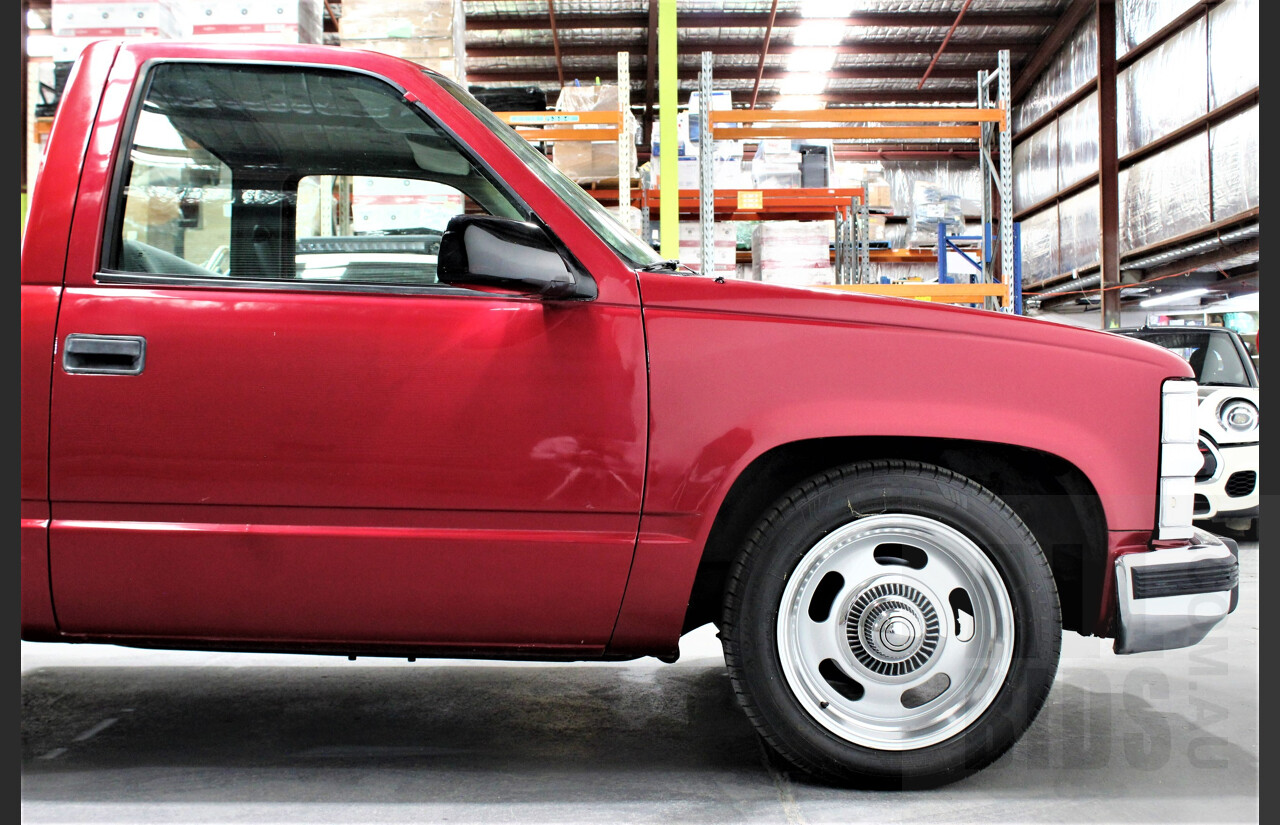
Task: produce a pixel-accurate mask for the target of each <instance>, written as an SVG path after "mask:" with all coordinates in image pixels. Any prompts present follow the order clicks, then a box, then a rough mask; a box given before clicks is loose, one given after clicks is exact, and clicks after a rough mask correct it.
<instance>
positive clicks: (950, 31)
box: [916, 0, 973, 89]
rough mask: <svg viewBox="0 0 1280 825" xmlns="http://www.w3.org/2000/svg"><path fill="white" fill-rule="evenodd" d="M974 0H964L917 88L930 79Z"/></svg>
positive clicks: (921, 87) (920, 87) (922, 86)
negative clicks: (930, 74)
mask: <svg viewBox="0 0 1280 825" xmlns="http://www.w3.org/2000/svg"><path fill="white" fill-rule="evenodd" d="M972 2H973V0H964V5H963V6H961V7H960V13H959V14H957V15H956V20H955V22H954V23H952V24H951V28H949V29H947V36H946V37H944V38H942V45H941V46H939V47H938V51H936V52H934V55H933V59H932V60H930V61H929V67H928V68H926V69H925V70H924V77H922V78H920V85H918V86H916V88H917V89H923V88H924V82H925V81H926V80H928V79H929V73H930V72H932V71H933V67H934V65H935V64H937V62H938V58H939V57H942V53H943V52H944V51H946V50H947V43H949V42H951V35H953V34H955V33H956V26H959V25H960V21H961V20H963V19H964V13H965V12H967V11H968V10H969V4H970V3H972Z"/></svg>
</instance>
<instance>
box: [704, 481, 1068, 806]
mask: <svg viewBox="0 0 1280 825" xmlns="http://www.w3.org/2000/svg"><path fill="white" fill-rule="evenodd" d="M721 636H722V638H723V640H724V649H725V659H726V662H727V663H728V665H729V668H730V675H731V676H732V679H733V685H734V689H735V691H736V693H737V696H738V700H739V702H740V703H741V704H742V706H743V708H744V710H745V711H746V712H747V715H748V717H749V718H750V719H751V720H752V722H753V723H754V724H755V726H756V729H757V730H758V732H759V733H760V734H761V736H762V737H763V739H764V740H765V742H766V743H767V744H768V745H769V746H770V747H771V748H772V750H774V751H775V752H776V753H777V754H778V755H779V756H781V757H782V758H783V759H785V760H786V761H788V762H790V763H791V764H792V765H794V766H795V767H797V768H800V769H801V770H803V771H805V772H807V773H810V774H812V775H813V776H815V777H817V778H819V779H823V780H826V781H830V782H836V783H840V784H860V785H868V786H891V787H907V786H911V787H923V786H927V785H936V784H941V783H943V782H948V781H952V780H954V779H957V778H959V777H961V776H964V775H966V774H968V773H971V772H972V771H974V770H977V769H979V768H981V767H983V766H985V765H986V764H988V763H989V762H991V761H992V760H993V759H995V758H996V757H998V756H999V755H1000V754H1001V753H1003V752H1004V751H1005V750H1007V749H1008V748H1009V747H1010V746H1012V745H1013V743H1014V742H1015V741H1016V740H1017V738H1018V737H1019V736H1020V735H1021V734H1022V732H1023V731H1025V730H1026V728H1027V726H1028V725H1030V724H1031V721H1032V720H1033V719H1034V718H1035V716H1036V714H1037V713H1038V712H1039V710H1040V707H1041V706H1042V705H1043V703H1044V700H1045V697H1046V696H1047V695H1048V692H1049V688H1050V686H1051V685H1052V683H1053V678H1054V674H1055V672H1056V670H1057V662H1058V652H1059V647H1060V644H1061V619H1060V613H1059V607H1058V597H1057V590H1056V588H1055V587H1054V582H1053V577H1052V574H1051V573H1050V571H1049V565H1048V563H1047V562H1046V560H1045V558H1044V554H1043V553H1042V552H1041V549H1040V546H1039V544H1038V543H1037V542H1036V539H1035V537H1034V536H1032V534H1031V532H1030V531H1029V530H1028V529H1027V527H1026V525H1024V524H1023V522H1022V520H1021V519H1019V518H1018V516H1017V515H1016V514H1015V513H1014V512H1013V511H1012V510H1011V509H1009V507H1008V506H1007V505H1006V504H1004V502H1002V501H1001V500H1000V499H998V498H996V497H995V496H994V495H993V494H992V493H991V492H990V491H988V490H986V489H985V488H983V487H981V486H979V485H978V484H976V483H974V482H973V481H971V480H969V479H966V478H964V477H962V476H958V475H956V474H954V473H951V472H949V471H947V470H944V469H941V468H939V467H935V466H932V465H927V464H920V463H915V462H902V461H896V462H889V461H877V462H866V463H861V464H854V465H850V466H847V467H843V468H839V469H836V470H832V471H829V472H827V473H823V474H822V475H819V476H817V477H815V478H813V479H810V480H809V481H807V482H805V483H804V484H802V485H800V486H799V487H797V488H796V489H794V490H792V491H791V492H790V493H789V494H787V495H786V496H784V497H783V498H782V499H780V500H779V502H778V503H777V504H776V505H775V506H774V507H773V508H772V510H771V511H770V512H769V513H768V514H766V515H765V517H764V518H763V519H762V520H761V521H760V522H759V524H757V525H756V527H755V529H754V530H753V531H752V532H751V534H750V536H749V538H748V540H747V542H746V544H745V546H744V548H743V550H742V552H741V554H740V555H739V557H738V559H737V560H736V561H735V563H734V565H733V567H732V569H731V570H730V576H729V583H728V586H727V589H726V595H725V605H724V616H723V625H722V630H721Z"/></svg>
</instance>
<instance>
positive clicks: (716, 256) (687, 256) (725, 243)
mask: <svg viewBox="0 0 1280 825" xmlns="http://www.w3.org/2000/svg"><path fill="white" fill-rule="evenodd" d="M711 231H712V235H713V238H712V256H711V259H712V262H713V265H714V268H715V274H716V275H717V276H720V277H725V278H734V277H737V248H738V238H737V230H736V228H735V227H734V225H733V223H732V222H731V221H721V222H720V223H717V224H713V228H712V230H711ZM680 263H682V264H684V265H685V266H687V267H689V268H690V269H693V270H696V271H701V269H702V224H701V223H700V222H698V221H680Z"/></svg>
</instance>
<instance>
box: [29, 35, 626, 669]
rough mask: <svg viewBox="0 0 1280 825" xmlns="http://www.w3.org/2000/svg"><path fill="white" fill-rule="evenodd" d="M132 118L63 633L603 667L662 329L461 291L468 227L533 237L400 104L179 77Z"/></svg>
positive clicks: (71, 460) (65, 472)
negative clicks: (506, 657)
mask: <svg viewBox="0 0 1280 825" xmlns="http://www.w3.org/2000/svg"><path fill="white" fill-rule="evenodd" d="M131 94H132V100H133V102H132V103H131V104H129V107H128V115H127V116H126V117H125V120H124V122H123V124H122V125H121V135H122V137H121V139H120V146H121V147H122V148H121V150H120V151H119V152H118V153H117V154H116V156H115V159H114V161H113V162H112V163H111V165H110V167H109V168H110V170H111V175H112V180H113V183H112V184H111V187H110V189H109V191H108V192H107V193H106V195H105V198H103V203H102V204H101V220H100V223H99V224H98V225H97V226H92V227H90V228H89V229H88V230H78V231H81V234H80V235H79V236H78V239H77V238H73V243H82V242H85V241H86V238H88V239H90V242H93V243H97V242H98V241H97V237H99V236H100V237H101V247H100V249H101V252H100V256H99V264H98V266H97V267H96V270H95V271H91V272H90V271H85V272H74V271H72V270H70V269H69V270H68V277H67V289H66V292H65V296H64V298H63V302H62V310H61V314H60V317H59V320H58V339H57V345H58V355H57V364H56V366H55V370H54V372H55V375H54V377H53V388H52V396H53V401H52V420H51V435H50V442H51V459H50V472H51V508H52V524H51V539H50V563H51V578H52V583H53V585H52V586H53V598H54V604H55V609H56V611H57V617H58V621H59V624H60V628H61V630H62V631H63V632H64V633H70V634H83V635H86V636H92V637H112V638H115V639H117V640H129V639H135V640H143V641H145V640H156V639H176V640H182V639H186V640H200V644H202V645H204V644H219V643H223V642H225V643H226V644H228V645H250V646H255V647H270V646H272V645H281V646H289V647H293V646H297V645H298V643H305V644H309V645H312V646H314V647H316V648H318V649H334V650H342V646H343V643H349V642H357V643H361V644H364V645H385V646H386V647H387V649H389V650H391V649H395V648H397V646H405V645H410V644H427V645H433V646H437V647H440V648H446V649H447V648H459V649H466V650H479V651H482V650H485V649H489V648H493V649H498V648H503V649H509V648H511V647H512V646H527V647H530V648H541V649H544V650H556V649H562V650H564V651H566V652H573V651H583V650H588V651H589V650H598V649H600V648H602V647H603V646H604V644H605V643H606V642H607V640H608V637H609V634H610V631H611V629H612V626H613V622H614V619H615V617H616V615H617V611H618V606H619V604H620V602H621V598H622V592H623V588H624V586H625V584H626V578H627V573H628V569H629V565H630V563H631V557H632V552H633V548H634V544H635V536H636V530H637V525H638V519H639V512H640V495H641V487H642V483H643V470H644V458H645V437H646V429H647V419H646V407H647V401H646V396H645V392H646V385H645V357H644V344H643V335H642V330H641V320H640V313H639V308H638V305H637V304H636V303H634V302H632V303H618V302H616V301H615V302H604V301H595V302H572V303H570V302H555V301H544V300H540V299H538V298H536V297H529V296H523V295H517V294H512V293H500V292H482V291H476V290H469V289H462V288H457V287H449V286H445V285H442V284H440V283H438V282H437V280H436V278H435V251H436V247H437V245H438V242H439V237H440V233H441V231H442V230H443V229H444V226H445V224H446V223H447V222H448V219H449V218H450V217H452V216H454V215H457V214H461V213H463V212H475V213H488V214H493V215H498V216H504V217H510V218H518V219H523V220H537V216H536V214H534V212H533V211H532V210H531V209H530V208H529V206H527V205H526V204H525V203H524V201H523V200H522V199H521V198H520V197H519V195H518V194H516V193H514V192H513V191H511V190H510V189H509V188H508V187H507V186H506V185H505V184H504V183H503V181H502V180H500V179H498V178H497V176H496V175H495V174H494V173H493V172H492V171H491V170H490V167H489V166H488V165H487V164H486V163H485V162H484V161H483V160H482V159H481V158H479V157H478V156H477V155H476V154H475V153H474V151H473V150H471V149H470V148H468V147H467V146H464V145H463V144H462V143H461V142H460V141H458V140H456V139H455V138H454V137H453V134H452V131H451V130H450V129H447V128H445V127H444V126H443V125H442V124H441V123H440V122H439V121H438V120H437V119H436V118H435V117H434V116H433V115H429V114H427V113H425V112H424V111H423V110H422V109H421V108H420V107H417V106H414V105H411V104H410V103H408V102H406V98H405V95H404V94H403V92H402V90H401V89H398V88H396V87H394V86H392V85H391V84H390V83H388V82H386V81H385V80H382V79H380V78H377V77H373V76H371V75H369V74H368V73H358V72H354V71H345V70H341V69H337V68H318V67H304V66H296V65H284V64H281V65H271V64H236V63H229V62H210V61H201V62H194V61H171V62H165V61H163V60H161V61H152V62H151V64H150V69H149V71H148V73H147V74H146V76H145V78H144V81H143V84H142V86H141V87H140V88H139V89H138V90H136V91H134V92H132V93H131ZM105 108H106V107H105V104H104V111H105ZM82 187H83V184H82ZM85 208H88V207H87V206H86V207H85ZM79 219H80V216H79V215H78V216H77V220H79ZM78 226H79V224H78Z"/></svg>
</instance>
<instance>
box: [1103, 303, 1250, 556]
mask: <svg viewBox="0 0 1280 825" xmlns="http://www.w3.org/2000/svg"><path fill="white" fill-rule="evenodd" d="M1115 331H1116V332H1118V333H1120V334H1121V335H1128V336H1130V337H1133V338H1141V339H1142V340H1144V341H1150V342H1151V343H1153V344H1158V345H1160V346H1162V347H1164V348H1165V349H1168V350H1172V351H1173V352H1176V353H1177V354H1179V355H1181V356H1182V357H1183V358H1185V359H1187V362H1188V363H1190V364H1191V367H1192V369H1194V370H1195V373H1196V382H1197V383H1198V384H1199V385H1200V390H1199V395H1200V416H1199V423H1200V454H1201V455H1203V456H1204V464H1203V466H1202V467H1201V468H1200V472H1199V473H1198V474H1197V475H1196V497H1195V518H1196V519H1197V520H1202V521H1208V522H1213V523H1214V524H1221V525H1222V526H1223V527H1226V528H1227V529H1228V530H1236V531H1239V532H1252V531H1253V530H1254V529H1255V527H1256V525H1257V517H1258V374H1257V372H1256V371H1255V370H1254V367H1253V361H1252V359H1251V358H1250V357H1249V352H1248V350H1247V348H1246V347H1245V345H1244V342H1243V341H1242V340H1241V339H1240V336H1239V335H1237V334H1236V333H1234V332H1232V331H1231V330H1229V329H1225V328H1223V327H1205V326H1185V327H1141V328H1136V329H1120V330H1115Z"/></svg>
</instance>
